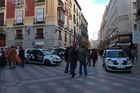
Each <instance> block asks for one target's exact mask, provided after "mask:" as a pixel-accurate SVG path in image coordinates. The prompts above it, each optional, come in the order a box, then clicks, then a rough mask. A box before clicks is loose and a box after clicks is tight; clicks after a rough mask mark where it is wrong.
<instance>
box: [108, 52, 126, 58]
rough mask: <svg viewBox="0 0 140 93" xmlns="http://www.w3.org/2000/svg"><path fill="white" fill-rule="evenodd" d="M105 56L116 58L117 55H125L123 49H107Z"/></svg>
mask: <svg viewBox="0 0 140 93" xmlns="http://www.w3.org/2000/svg"><path fill="white" fill-rule="evenodd" d="M107 57H111V58H117V57H122V58H123V57H127V56H126V54H125V52H124V51H115V50H114V51H108V52H107Z"/></svg>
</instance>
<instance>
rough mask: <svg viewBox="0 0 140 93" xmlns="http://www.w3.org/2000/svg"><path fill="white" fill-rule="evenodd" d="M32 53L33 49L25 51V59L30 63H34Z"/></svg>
mask: <svg viewBox="0 0 140 93" xmlns="http://www.w3.org/2000/svg"><path fill="white" fill-rule="evenodd" d="M33 52H34V49H28V50H27V51H26V57H27V59H28V60H29V61H30V62H33V61H34V53H33Z"/></svg>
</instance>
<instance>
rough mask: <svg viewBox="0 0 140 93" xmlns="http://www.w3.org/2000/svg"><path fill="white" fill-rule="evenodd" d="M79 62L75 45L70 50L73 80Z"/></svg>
mask: <svg viewBox="0 0 140 93" xmlns="http://www.w3.org/2000/svg"><path fill="white" fill-rule="evenodd" d="M77 60H78V51H77V49H76V45H75V44H74V45H73V46H72V48H71V49H70V50H69V61H70V74H71V75H72V78H73V77H74V76H75V69H76V66H77Z"/></svg>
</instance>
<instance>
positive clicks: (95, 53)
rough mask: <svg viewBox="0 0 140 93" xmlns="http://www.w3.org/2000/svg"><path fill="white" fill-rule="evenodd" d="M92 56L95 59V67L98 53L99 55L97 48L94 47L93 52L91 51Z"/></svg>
mask: <svg viewBox="0 0 140 93" xmlns="http://www.w3.org/2000/svg"><path fill="white" fill-rule="evenodd" d="M91 58H92V61H93V67H95V63H96V61H97V58H98V55H97V51H96V49H94V48H93V49H92V52H91Z"/></svg>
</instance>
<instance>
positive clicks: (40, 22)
mask: <svg viewBox="0 0 140 93" xmlns="http://www.w3.org/2000/svg"><path fill="white" fill-rule="evenodd" d="M45 19H46V18H45V17H43V18H34V24H45Z"/></svg>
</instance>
